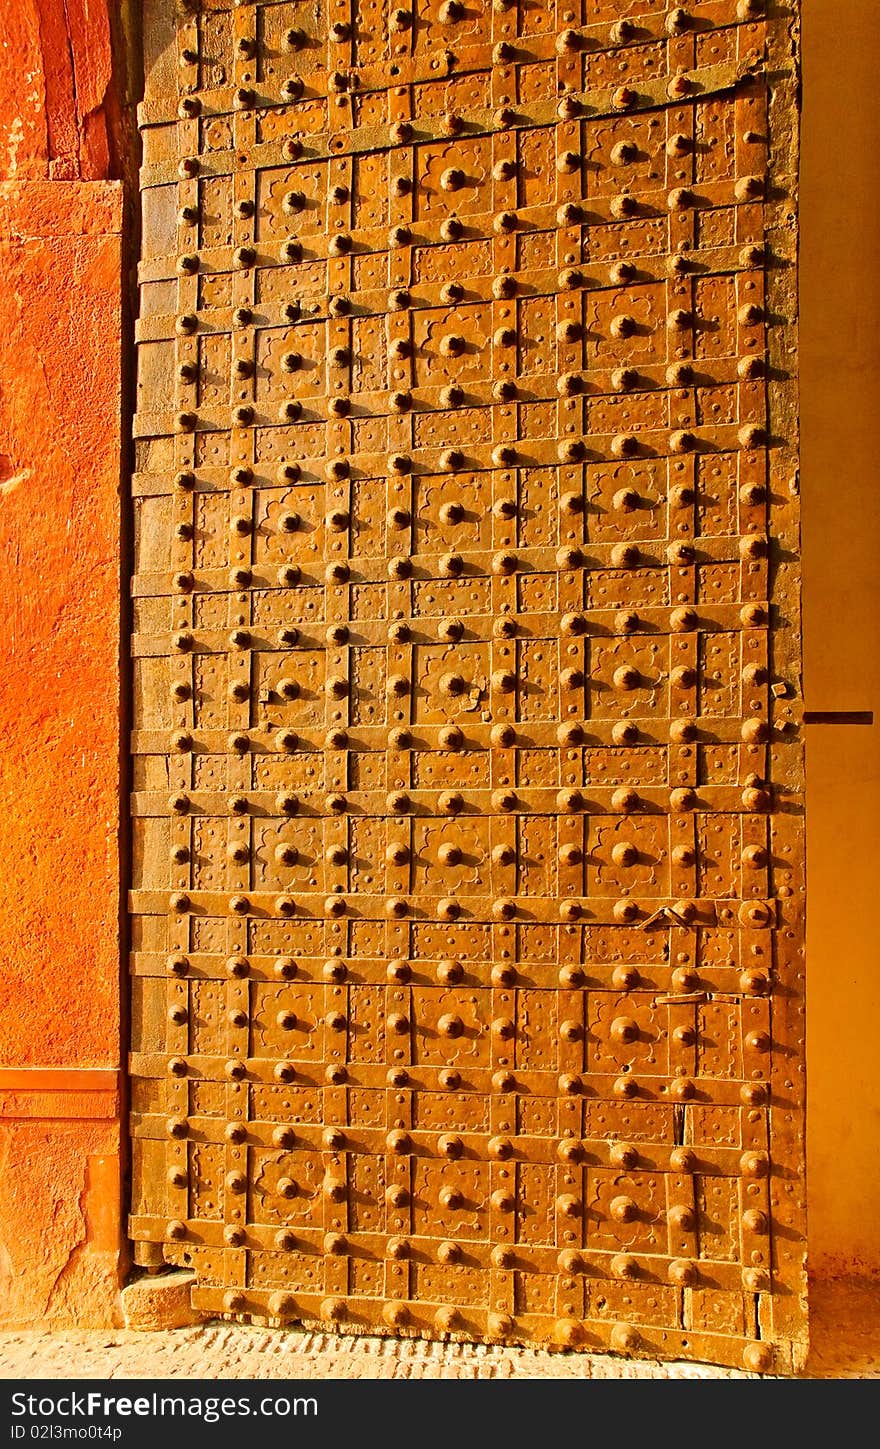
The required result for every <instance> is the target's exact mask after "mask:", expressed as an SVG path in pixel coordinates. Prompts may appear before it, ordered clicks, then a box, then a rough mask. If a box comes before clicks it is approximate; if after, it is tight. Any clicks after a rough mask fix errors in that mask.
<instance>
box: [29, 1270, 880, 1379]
mask: <svg viewBox="0 0 880 1449" xmlns="http://www.w3.org/2000/svg"><path fill="white" fill-rule="evenodd" d="M807 1376H808V1377H811V1378H880V1282H878V1281H871V1282H868V1281H865V1280H855V1279H842V1280H837V1281H835V1282H820V1283H816V1284H815V1285H814V1286H813V1289H812V1350H811V1353H810V1359H809V1363H808V1366H807ZM747 1377H749V1375H747V1374H742V1373H739V1372H737V1371H735V1370H730V1369H718V1368H713V1367H711V1366H710V1365H703V1364H685V1363H673V1364H661V1363H657V1362H655V1361H652V1360H647V1359H633V1360H626V1359H620V1358H615V1357H611V1356H606V1355H601V1354H578V1353H564V1352H555V1353H551V1352H544V1351H538V1350H534V1349H526V1348H508V1347H498V1348H496V1347H488V1346H486V1345H483V1344H463V1343H431V1342H427V1341H425V1340H421V1339H400V1340H398V1339H386V1338H375V1337H370V1336H363V1337H351V1338H347V1337H344V1336H338V1337H337V1336H335V1335H333V1334H328V1333H316V1332H309V1331H306V1330H303V1329H295V1328H291V1329H287V1330H280V1329H263V1328H248V1327H244V1326H241V1325H233V1324H226V1323H209V1324H206V1325H205V1326H203V1327H198V1328H179V1329H176V1330H173V1331H170V1332H168V1331H166V1332H159V1333H137V1332H133V1331H125V1330H118V1331H117V1330H113V1331H110V1332H95V1331H78V1332H70V1333H43V1332H27V1333H6V1334H0V1378H6V1379H8V1378H16V1379H35V1378H96V1379H100V1378H111V1379H112V1378H118V1379H128V1378H193V1379H201V1378H232V1379H236V1378H237V1379H334V1378H359V1379H384V1378H390V1379H428V1378H430V1379H434V1378H453V1379H459V1378H465V1379H483V1378H486V1379H494V1378H531V1379H536V1378H537V1379H548V1378H549V1379H565V1378H593V1379H599V1378H611V1379H614V1378H626V1379H654V1378H660V1379H714V1378H719V1379H720V1378H747Z"/></svg>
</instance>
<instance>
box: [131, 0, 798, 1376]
mask: <svg viewBox="0 0 880 1449" xmlns="http://www.w3.org/2000/svg"><path fill="white" fill-rule="evenodd" d="M144 33H145V45H146V57H147V67H146V69H147V80H146V93H145V99H144V101H143V104H142V106H141V108H140V121H141V127H142V135H143V147H144V155H143V169H142V174H141V184H142V202H143V229H142V260H141V263H140V272H139V280H140V289H141V307H140V320H139V322H138V324H137V348H138V401H137V415H136V419H135V434H136V472H135V475H134V479H133V492H134V509H135V535H136V538H135V550H136V560H135V572H134V579H133V596H134V605H133V607H134V642H133V656H134V658H133V671H134V738H133V744H132V751H133V757H134V764H133V771H134V795H133V837H134V852H133V855H134V859H133V880H132V887H133V889H132V899H131V908H132V945H133V951H132V993H133V996H132V1002H133V1005H132V1020H133V1041H132V1049H133V1050H132V1061H131V1071H132V1109H133V1126H132V1134H133V1187H132V1217H131V1236H132V1238H133V1240H134V1243H135V1255H136V1260H137V1261H139V1262H141V1263H143V1264H145V1265H152V1266H155V1265H157V1264H160V1263H162V1262H163V1261H164V1262H170V1263H176V1264H183V1263H187V1264H192V1265H193V1267H194V1268H195V1270H196V1273H197V1277H198V1288H197V1289H196V1290H195V1293H194V1301H195V1302H196V1304H197V1305H198V1306H200V1307H203V1308H205V1309H208V1310H211V1311H212V1312H216V1313H222V1314H225V1315H229V1316H232V1317H236V1318H242V1317H253V1316H258V1317H260V1318H268V1319H270V1320H273V1321H280V1322H289V1321H292V1320H302V1319H312V1320H318V1319H321V1320H324V1321H326V1322H331V1323H336V1324H338V1325H339V1327H340V1329H341V1330H345V1329H346V1328H350V1329H354V1330H361V1331H362V1330H364V1329H373V1328H376V1327H379V1328H382V1329H384V1330H385V1331H392V1330H393V1331H395V1332H400V1333H406V1332H417V1333H421V1334H428V1335H437V1336H442V1335H449V1334H455V1335H464V1336H468V1337H472V1338H484V1337H485V1338H490V1339H495V1340H503V1339H505V1338H510V1339H514V1340H519V1341H526V1342H542V1343H543V1342H547V1341H549V1342H555V1343H557V1344H559V1345H560V1346H563V1347H584V1348H611V1349H613V1350H615V1351H618V1352H626V1353H647V1354H651V1355H659V1356H675V1357H685V1358H686V1357H692V1358H696V1359H709V1360H713V1361H717V1362H719V1363H726V1364H732V1365H736V1366H743V1365H745V1366H746V1367H747V1368H750V1369H753V1370H757V1371H775V1372H786V1371H791V1370H792V1369H796V1368H797V1367H798V1365H799V1364H800V1363H801V1362H802V1359H803V1355H804V1351H805V1332H806V1330H805V1299H804V1176H803V1096H804V1075H803V1072H804V1059H803V1053H804V1031H803V976H802V934H803V932H802V892H803V843H802V821H801V815H800V803H799V802H800V791H801V784H802V776H801V746H800V738H799V705H798V700H799V693H800V686H799V624H798V578H799V571H798V518H797V496H796V495H797V486H796V480H797V470H796V458H797V455H796V439H795V429H796V410H795V406H794V401H793V387H794V384H793V381H792V378H793V373H794V364H795V354H794V346H795V337H794V328H793V318H794V296H795V292H794V260H795V242H796V228H795V202H794V179H795V158H796V121H797V116H796V99H795V97H796V89H795V80H796V74H795V61H796V55H795V45H796V24H795V18H794V17H793V16H792V15H791V14H790V13H789V14H787V15H785V16H783V15H782V14H781V12H780V13H779V14H778V16H777V15H776V14H774V16H773V17H772V18H766V17H765V16H764V13H763V4H762V3H761V0H739V3H737V0H707V3H698V4H692V5H690V6H689V7H688V8H687V9H686V10H685V9H682V8H681V7H678V6H676V7H674V8H671V7H669V6H667V5H665V4H663V3H660V0H558V3H555V4H554V3H552V0H519V3H518V0H494V3H493V4H491V5H490V4H484V3H477V0H463V3H459V0H443V3H440V0H419V3H418V4H417V5H414V6H413V7H412V8H409V9H406V8H400V7H397V6H395V5H393V4H385V3H383V0H357V3H355V0H321V3H315V0H312V3H298V0H286V3H268V0H267V3H258V4H255V3H241V4H238V5H235V6H230V5H229V3H228V0H216V3H215V0H202V3H201V4H199V3H198V0H193V3H189V4H186V5H185V6H183V8H181V9H178V10H177V11H176V12H175V11H174V9H173V6H172V5H171V4H170V3H169V0H145V5H144Z"/></svg>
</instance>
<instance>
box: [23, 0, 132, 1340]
mask: <svg viewBox="0 0 880 1449" xmlns="http://www.w3.org/2000/svg"><path fill="white" fill-rule="evenodd" d="M3 30H4V35H3V45H2V46H0V620H2V623H0V922H2V937H0V939H2V957H0V1326H10V1325H13V1324H21V1323H27V1322H35V1321H36V1322H49V1323H51V1322H59V1323H60V1322H77V1323H82V1324H88V1323H95V1324H104V1325H106V1324H108V1323H112V1322H113V1321H115V1318H116V1315H117V1313H118V1309H117V1307H116V1289H117V1284H118V1278H119V1268H120V1249H121V1241H122V1240H121V1230H120V1221H121V1219H120V1200H121V1199H120V1124H119V1107H120V1102H119V1091H118V1085H119V1075H118V1074H119V1068H120V1065H121V1061H120V989H119V883H120V874H119V872H120V851H119V808H120V793H119V791H120V770H119V726H120V685H119V619H120V604H119V601H120V569H121V543H120V505H119V480H120V459H121V436H122V434H121V385H120V358H121V355H122V354H121V338H122V310H121V304H122V275H123V269H122V251H121V247H122V230H123V218H122V188H121V185H120V183H119V182H118V181H113V180H109V179H108V178H109V176H110V175H111V156H112V151H113V146H114V106H113V103H112V91H111V90H110V81H111V74H112V56H111V49H110V34H109V27H108V19H107V11H106V9H105V7H104V5H103V3H97V4H96V3H94V0H16V3H15V4H14V5H10V6H7V7H6V8H5V11H4V24H3Z"/></svg>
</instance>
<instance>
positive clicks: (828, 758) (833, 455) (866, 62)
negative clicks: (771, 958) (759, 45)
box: [800, 0, 880, 1273]
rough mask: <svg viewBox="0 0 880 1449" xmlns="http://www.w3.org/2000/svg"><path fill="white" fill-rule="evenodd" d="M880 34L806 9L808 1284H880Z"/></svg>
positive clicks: (837, 9)
mask: <svg viewBox="0 0 880 1449" xmlns="http://www.w3.org/2000/svg"><path fill="white" fill-rule="evenodd" d="M878 67H880V33H878V29H877V3H876V0H804V14H803V82H804V88H803V97H804V114H803V133H802V163H801V258H800V262H801V290H800V307H801V388H800V393H801V443H802V449H801V477H802V488H801V492H802V505H803V533H804V545H803V557H804V684H805V699H806V706H807V708H808V709H812V710H817V709H820V710H828V709H830V710H874V711H875V713H876V714H877V720H878V722H877V723H876V724H874V726H873V727H870V728H868V727H859V726H833V725H828V726H825V725H812V726H808V729H807V868H808V874H807V963H808V967H807V1083H808V1086H807V1187H808V1206H809V1234H808V1236H809V1247H810V1262H811V1265H812V1267H813V1269H814V1271H819V1272H826V1273H827V1272H830V1271H853V1270H854V1269H855V1270H867V1271H870V1272H880V1236H878V1233H877V1188H878V1184H880V1093H878V1088H877V1043H878V1040H880V923H878V920H877V912H876V901H877V897H878V881H877V872H878V867H880V608H878V587H877V580H878V576H880V487H878V478H877V458H876V452H877V442H876V434H877V418H878V415H880V211H878V206H877V197H878V195H880V104H878V101H877V90H876V76H877V70H878Z"/></svg>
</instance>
